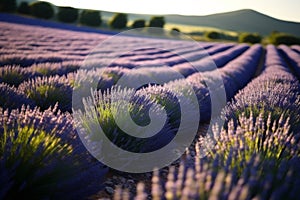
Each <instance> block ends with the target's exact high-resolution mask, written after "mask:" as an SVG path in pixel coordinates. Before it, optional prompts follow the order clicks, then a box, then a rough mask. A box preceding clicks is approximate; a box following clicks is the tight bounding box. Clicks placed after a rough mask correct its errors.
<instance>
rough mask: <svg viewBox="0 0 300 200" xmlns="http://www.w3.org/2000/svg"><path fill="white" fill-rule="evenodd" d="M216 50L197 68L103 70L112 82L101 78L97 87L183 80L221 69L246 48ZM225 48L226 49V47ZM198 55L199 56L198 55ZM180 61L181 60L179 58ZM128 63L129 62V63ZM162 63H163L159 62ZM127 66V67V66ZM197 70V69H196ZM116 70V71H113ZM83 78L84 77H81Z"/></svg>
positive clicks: (236, 47) (204, 54) (201, 61)
mask: <svg viewBox="0 0 300 200" xmlns="http://www.w3.org/2000/svg"><path fill="white" fill-rule="evenodd" d="M216 47H217V48H209V49H208V52H209V53H210V54H213V55H212V56H211V57H209V58H207V57H206V55H207V53H206V52H203V54H202V57H203V59H202V60H200V61H198V62H197V65H198V66H193V62H191V63H189V62H187V61H188V60H186V61H185V62H186V63H185V64H178V65H175V66H174V67H171V68H170V67H168V66H156V67H151V66H148V67H139V68H134V69H131V70H125V69H124V70H123V69H122V68H116V67H110V68H109V69H105V70H104V72H103V76H104V77H106V76H110V77H113V81H112V80H111V79H107V78H103V77H101V79H100V80H99V85H102V86H103V87H100V88H99V87H98V88H99V89H101V90H106V89H107V88H110V87H111V86H113V85H114V84H116V83H117V82H118V81H119V79H120V78H122V80H123V81H125V79H126V80H128V81H126V82H127V83H131V85H130V84H129V85H127V87H132V88H133V87H134V86H135V85H143V83H144V84H148V83H157V84H161V85H162V84H164V83H166V82H169V81H173V80H176V79H181V78H185V77H187V76H189V75H191V74H193V73H196V72H199V71H206V70H213V69H215V68H216V67H218V68H221V67H223V64H225V63H227V62H229V61H231V60H232V59H233V58H234V57H236V56H237V55H239V54H241V53H243V52H244V51H245V50H246V49H247V48H248V46H246V45H237V46H235V47H232V48H230V49H228V50H227V51H224V52H220V53H216V52H219V51H220V49H222V50H223V49H224V46H223V45H220V47H219V46H216ZM226 48H227V47H226ZM210 49H213V50H212V51H209V50H210ZM199 55H200V54H199ZM180 59H182V58H180ZM159 61H160V60H155V62H159ZM213 61H215V62H216V63H215V64H216V65H217V66H216V67H215V65H214V66H211V65H212V62H213ZM129 62H130V61H129ZM161 62H162V63H163V61H161ZM124 65H125V66H126V65H127V64H124V63H123V64H120V66H122V67H124ZM132 65H135V63H132ZM127 66H128V65H127ZM197 68H198V69H197ZM114 69H118V70H121V71H118V70H114ZM83 78H84V77H83ZM105 81H106V82H105Z"/></svg>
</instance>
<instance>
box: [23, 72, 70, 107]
mask: <svg viewBox="0 0 300 200" xmlns="http://www.w3.org/2000/svg"><path fill="white" fill-rule="evenodd" d="M18 90H19V91H21V92H22V93H23V94H24V95H26V97H28V98H29V99H31V100H33V101H34V102H35V104H36V105H37V106H39V107H40V108H41V109H42V110H46V109H48V108H49V107H51V106H52V107H53V106H54V105H55V104H56V103H57V104H58V108H59V109H60V110H62V111H71V108H72V87H71V85H70V82H69V80H68V79H67V78H66V77H65V76H50V77H36V78H34V79H31V80H28V81H25V82H23V83H22V84H20V85H19V87H18Z"/></svg>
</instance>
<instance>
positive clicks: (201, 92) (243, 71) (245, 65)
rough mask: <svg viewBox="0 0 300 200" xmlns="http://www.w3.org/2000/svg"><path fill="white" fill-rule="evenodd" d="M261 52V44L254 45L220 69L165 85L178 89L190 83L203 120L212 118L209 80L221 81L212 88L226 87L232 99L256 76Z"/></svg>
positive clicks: (220, 88) (212, 82)
mask: <svg viewBox="0 0 300 200" xmlns="http://www.w3.org/2000/svg"><path fill="white" fill-rule="evenodd" d="M261 52H262V47H261V45H254V46H252V47H250V49H249V50H247V51H246V52H245V53H244V54H242V55H241V56H239V57H238V58H236V59H235V60H232V61H231V62H229V63H228V64H227V65H225V66H224V67H223V68H221V69H219V70H214V71H211V72H203V73H201V72H199V73H195V74H193V75H191V76H189V77H187V78H186V80H177V81H173V82H170V83H167V84H166V85H165V87H167V88H170V89H173V90H178V89H180V88H181V87H182V85H184V84H186V83H189V84H190V85H191V86H192V88H193V89H194V91H195V94H196V96H197V98H198V102H199V105H200V115H201V121H208V120H210V118H211V106H212V105H211V100H210V92H212V91H209V89H208V88H207V82H210V83H211V84H212V85H214V84H217V83H218V82H219V85H214V88H211V89H213V90H214V91H219V90H222V88H223V89H225V92H226V96H227V99H226V100H230V99H231V98H232V97H233V96H234V94H235V93H236V92H237V91H238V90H239V89H242V88H243V87H244V86H246V84H247V83H248V82H249V81H250V80H251V79H252V77H253V76H254V74H255V71H256V68H257V66H258V62H259V59H260V56H261ZM218 80H219V81H218ZM223 83H224V85H223ZM224 87H225V88H224ZM186 93H189V92H186ZM225 98H226V97H225Z"/></svg>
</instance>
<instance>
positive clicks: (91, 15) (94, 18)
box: [79, 10, 102, 26]
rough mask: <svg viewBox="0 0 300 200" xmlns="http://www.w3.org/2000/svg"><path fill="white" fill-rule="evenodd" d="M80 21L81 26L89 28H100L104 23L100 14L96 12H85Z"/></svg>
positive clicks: (82, 13)
mask: <svg viewBox="0 0 300 200" xmlns="http://www.w3.org/2000/svg"><path fill="white" fill-rule="evenodd" d="M79 21H80V23H81V24H83V25H87V26H100V25H101V23H102V19H101V15H100V12H99V11H96V10H83V11H82V12H81V14H80V17H79Z"/></svg>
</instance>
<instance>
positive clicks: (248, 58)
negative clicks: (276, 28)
mask: <svg viewBox="0 0 300 200" xmlns="http://www.w3.org/2000/svg"><path fill="white" fill-rule="evenodd" d="M39 23H40V22H39ZM37 25H38V23H37V24H36V25H34V24H32V25H26V24H16V23H13V22H0V30H1V31H0V115H1V117H0V177H1V178H0V199H89V198H90V199H101V198H111V199H136V200H143V199H184V200H185V199H232V200H233V199H299V198H300V192H299V188H300V142H299V139H300V84H299V79H300V46H297V45H295V46H285V45H280V46H278V47H276V46H273V45H268V46H262V45H260V44H255V45H248V44H236V43H212V42H211V43H209V42H198V43H197V45H196V46H195V45H194V42H192V41H188V40H175V39H173V40H172V39H161V38H160V39H159V38H154V37H141V36H136V35H135V36H132V35H128V36H127V35H120V36H115V39H114V40H118V41H121V42H118V43H114V42H111V43H110V42H106V43H104V44H105V45H104V46H102V47H101V48H100V49H99V48H98V49H97V48H96V47H97V46H98V45H99V44H101V42H104V41H105V40H107V39H109V38H110V37H111V36H112V35H111V33H110V34H108V33H105V32H103V33H91V32H85V31H84V30H82V31H80V30H79V28H78V30H64V29H61V28H60V27H58V28H54V27H51V28H50V27H41V26H37ZM122 45H123V46H122ZM162 47H165V48H162ZM95 48H96V49H95ZM132 48H133V49H135V50H134V51H130V52H129V51H128V52H126V53H122V54H121V56H120V55H119V54H120V52H121V51H124V49H132ZM174 52H176V54H175V53H174ZM178 54H179V55H180V56H178ZM207 55H210V56H209V57H207ZM115 57H117V59H114V60H112V59H113V58H115ZM87 58H89V59H88V60H86V59H87ZM110 61H111V62H110ZM107 63H109V65H108V66H106V64H107ZM99 66H102V67H99ZM103 66H104V67H103ZM137 66H141V67H137ZM124 77H126V78H127V80H130V81H131V83H132V86H131V85H130V83H129V86H128V87H127V88H121V87H118V86H117V83H118V82H119V81H120V80H122V78H124ZM153 77H155V80H156V81H157V82H156V83H153V82H151V81H147V80H152V78H153ZM218 78H220V82H218ZM92 80H97V84H94V83H92ZM135 83H144V84H143V85H142V87H138V88H135V85H134V84H135ZM219 83H220V84H219ZM86 84H87V85H89V84H91V85H93V84H94V85H93V87H94V88H95V90H93V91H92V92H91V91H90V88H88V89H87V90H86V93H87V96H86V97H85V98H81V99H79V100H78V99H75V100H74V95H73V98H72V94H73V93H74V92H75V91H77V90H79V89H82V88H85V86H86ZM210 84H213V85H214V87H213V90H214V91H212V90H211V88H210V87H209V86H210ZM185 86H189V87H185ZM215 91H216V92H217V94H219V93H218V92H220V93H222V91H223V92H224V94H225V99H224V102H222V101H221V100H220V101H213V100H212V99H213V98H215V99H218V98H220V97H214V95H213V94H215V93H214V92H215ZM190 93H194V94H195V99H196V104H197V106H196V107H194V111H196V112H198V113H199V114H200V118H199V119H197V120H196V121H195V123H196V124H197V126H196V127H192V128H195V129H196V131H197V134H196V137H195V138H194V139H193V142H192V144H191V145H190V147H189V148H186V150H185V153H184V154H183V155H182V156H181V157H180V158H178V159H177V160H174V162H172V164H170V165H169V166H167V167H164V168H162V169H160V170H158V169H156V170H155V171H154V172H153V173H152V172H149V173H139V174H134V173H126V172H121V171H118V170H115V169H112V168H111V167H110V166H107V165H105V164H104V163H101V162H99V161H98V160H97V159H96V158H95V156H94V154H93V153H92V154H91V151H95V152H94V153H99V152H98V151H105V145H103V144H102V143H101V142H102V140H101V139H99V138H97V136H95V135H94V132H95V127H94V123H97V124H100V125H101V127H102V129H103V131H104V132H105V133H106V136H107V138H109V140H110V141H111V142H113V143H114V144H115V146H117V147H118V148H122V149H124V150H126V151H129V152H134V153H140V154H145V155H146V154H147V153H149V152H152V151H156V150H158V149H161V148H162V147H164V146H165V145H167V144H169V143H170V141H172V139H173V138H174V137H175V135H176V133H177V131H178V130H179V127H180V123H181V121H180V119H181V117H182V115H183V114H182V113H181V108H182V107H184V106H183V105H186V104H189V102H193V101H192V99H189V97H190ZM130 95H133V98H132V99H131V101H130V112H131V113H130V114H131V117H132V118H133V121H134V122H135V123H136V124H138V125H139V126H145V125H147V124H148V123H149V118H150V117H149V114H147V112H148V113H149V112H150V111H149V110H150V107H155V105H156V104H160V105H161V107H155V109H152V111H153V112H154V113H155V112H161V110H164V111H165V112H166V116H167V119H166V121H165V123H164V124H162V129H161V130H158V133H157V135H154V136H152V137H151V138H150V139H147V138H139V137H133V136H131V135H127V133H126V132H125V131H124V130H122V129H121V128H119V127H118V125H117V124H116V121H115V120H114V116H115V115H117V114H118V112H117V111H118V110H122V109H125V108H124V106H123V104H122V100H124V99H123V98H124V97H126V96H130ZM178 95H179V96H178ZM180 96H181V97H182V98H183V99H188V100H187V101H186V102H183V101H180V100H179V99H180ZM113 99H119V100H120V101H119V102H116V103H115V104H114V103H112V102H113ZM76 100H78V101H80V102H82V101H83V102H84V106H83V108H82V112H78V111H76V109H75V108H74V105H75V104H76V103H77V102H76ZM184 103H185V104H184ZM216 104H218V106H216ZM187 106H188V105H187ZM91 110H92V111H93V112H92V113H93V114H89V112H88V111H91ZM74 116H77V118H76V119H74ZM121 120H122V122H123V123H125V125H126V123H127V120H126V118H124V119H122V118H121ZM150 121H151V120H150ZM220 121H222V124H220V123H216V122H220ZM90 122H91V123H90ZM79 129H80V130H81V129H82V130H85V131H84V135H83V136H81V137H79V134H78V130H79ZM210 131H211V132H210ZM209 133H211V134H209ZM82 138H84V139H82ZM207 141H211V143H212V144H214V145H213V146H212V147H210V148H206V149H205V152H203V148H202V147H203V146H206V145H207ZM83 143H85V145H86V144H89V145H92V148H91V149H89V148H86V147H85V145H83ZM204 153H205V155H206V156H203V154H204ZM100 154H101V153H100ZM111 156H112V157H113V156H114V155H111ZM125 159H126V158H125ZM158 159H162V160H163V159H164V157H163V155H161V157H160V158H158ZM151 170H154V169H151Z"/></svg>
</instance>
